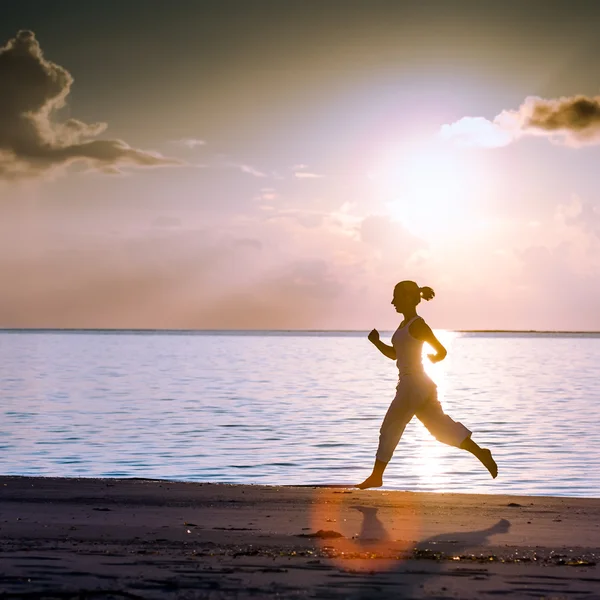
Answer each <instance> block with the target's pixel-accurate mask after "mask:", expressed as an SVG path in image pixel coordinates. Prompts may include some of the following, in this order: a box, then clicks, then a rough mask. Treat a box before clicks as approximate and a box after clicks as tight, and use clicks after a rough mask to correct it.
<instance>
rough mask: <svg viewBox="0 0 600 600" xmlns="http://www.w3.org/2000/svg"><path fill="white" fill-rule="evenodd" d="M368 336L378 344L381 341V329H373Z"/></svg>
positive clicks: (373, 342) (372, 341)
mask: <svg viewBox="0 0 600 600" xmlns="http://www.w3.org/2000/svg"><path fill="white" fill-rule="evenodd" d="M367 338H368V340H369V341H370V342H371V343H372V344H376V343H377V342H378V341H379V331H377V329H373V331H371V333H369V335H368V336H367Z"/></svg>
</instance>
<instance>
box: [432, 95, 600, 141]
mask: <svg viewBox="0 0 600 600" xmlns="http://www.w3.org/2000/svg"><path fill="white" fill-rule="evenodd" d="M527 135H532V136H533V135H535V136H543V137H547V138H548V139H550V140H551V141H554V142H558V143H564V144H565V145H568V146H573V147H577V146H582V145H586V144H600V96H595V97H588V96H582V95H577V96H568V97H564V96H563V97H561V98H554V99H545V98H539V97H536V96H530V97H528V98H526V99H525V101H524V102H523V103H522V104H521V106H520V107H519V108H518V109H517V110H505V111H502V112H501V113H500V114H498V115H497V116H496V117H494V119H492V120H491V121H489V120H487V119H485V118H483V117H463V118H462V119H459V120H458V121H456V122H455V123H452V124H450V125H443V126H442V127H441V129H440V136H441V137H442V138H444V139H448V140H452V141H453V142H455V143H456V144H458V145H463V146H479V147H487V148H494V147H499V146H506V145H508V144H510V143H511V142H514V141H515V140H517V139H519V138H520V137H523V136H527Z"/></svg>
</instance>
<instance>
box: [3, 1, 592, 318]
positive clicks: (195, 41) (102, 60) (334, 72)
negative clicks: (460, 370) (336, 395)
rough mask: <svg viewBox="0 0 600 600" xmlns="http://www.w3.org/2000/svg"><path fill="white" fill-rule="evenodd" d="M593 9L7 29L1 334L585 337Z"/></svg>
mask: <svg viewBox="0 0 600 600" xmlns="http://www.w3.org/2000/svg"><path fill="white" fill-rule="evenodd" d="M599 18H600V5H598V3H597V2H577V1H570V2H561V3H548V2H538V1H537V0H530V1H528V2H480V1H471V0H462V1H456V2H436V1H427V2H419V1H414V2H403V1H401V0H397V1H387V2H384V1H379V0H370V1H369V2H363V1H354V0H345V1H334V0H303V1H296V0H286V1H285V2H281V1H263V0H252V1H251V2H248V1H236V2H234V1H231V0H220V1H219V2H212V1H211V2H204V1H201V0H178V1H177V2H164V1H162V0H143V1H141V0H128V1H127V2H117V1H114V0H110V1H109V0H103V1H102V2H99V1H96V0H86V2H74V1H73V2H72V1H70V0H57V1H56V2H42V1H38V2H27V1H23V2H20V3H12V4H11V6H10V8H8V7H5V8H3V19H2V22H0V47H1V48H2V49H1V50H0V89H1V90H2V94H1V95H0V280H1V281H2V292H1V293H0V327H24V328H27V327H34V328H43V327H50V328H128V329H129V328H131V329H135V328H144V329H146V328H149V329H155V328H156V329H160V328H172V329H342V330H350V329H364V330H370V329H371V328H373V327H376V328H378V329H381V330H387V329H392V328H395V327H396V326H397V324H398V320H399V317H398V315H397V314H395V312H394V309H393V307H391V305H390V302H391V298H392V291H393V287H394V285H395V283H396V282H398V281H401V280H405V279H412V280H414V281H416V282H417V283H418V284H419V285H421V286H424V285H427V286H430V287H432V288H433V289H434V290H435V292H436V297H435V298H434V299H433V300H432V301H431V302H422V304H421V305H420V306H419V312H420V313H421V314H422V315H423V316H424V317H425V319H426V320H427V322H428V323H429V324H430V325H431V326H432V327H434V328H439V329H525V330H533V329H536V330H540V329H541V330H600V310H599V307H600V178H599V177H598V176H597V168H598V167H597V165H598V164H599V163H600V70H599V69H598V66H597V62H598V61H597V56H598V54H599V50H600V38H599V37H598V35H597V23H598V22H599Z"/></svg>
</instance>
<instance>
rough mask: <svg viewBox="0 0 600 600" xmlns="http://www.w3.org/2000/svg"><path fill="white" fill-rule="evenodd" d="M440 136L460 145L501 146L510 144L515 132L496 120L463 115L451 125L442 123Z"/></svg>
mask: <svg viewBox="0 0 600 600" xmlns="http://www.w3.org/2000/svg"><path fill="white" fill-rule="evenodd" d="M440 137H442V139H447V140H452V141H453V142H454V143H455V144H456V145H458V146H466V147H469V146H477V147H481V148H499V147H501V146H506V145H508V144H510V143H511V142H512V141H513V140H514V139H515V134H514V133H511V132H510V131H507V130H505V129H503V128H502V127H501V126H500V125H499V124H498V123H496V122H495V120H494V121H488V120H487V119H484V118H483V117H463V118H462V119H459V120H458V121H456V122H455V123H452V124H451V125H442V128H441V130H440Z"/></svg>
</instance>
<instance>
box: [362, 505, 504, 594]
mask: <svg viewBox="0 0 600 600" xmlns="http://www.w3.org/2000/svg"><path fill="white" fill-rule="evenodd" d="M351 508H353V509H355V510H358V511H359V512H361V513H362V515H363V522H362V526H361V531H360V535H359V538H358V540H357V542H358V544H359V546H360V547H361V548H362V549H363V550H364V551H369V550H370V549H372V548H374V547H375V545H377V544H379V545H380V544H381V543H382V542H391V541H392V540H391V538H390V535H389V534H388V532H387V531H386V529H385V526H384V525H383V523H382V522H381V520H380V519H379V517H378V516H377V512H378V510H379V509H378V508H377V507H372V506H361V505H355V506H352V507H351ZM510 526H511V524H510V522H509V521H507V520H506V519H500V520H499V521H498V522H496V523H495V524H494V525H492V526H491V527H488V528H487V529H480V530H474V531H460V532H453V533H444V534H440V535H435V536H432V537H429V538H427V539H424V540H422V541H420V542H418V543H417V544H416V545H415V546H414V550H413V553H412V556H411V557H409V558H408V560H399V561H396V563H395V564H394V567H393V568H391V569H389V568H388V569H385V570H382V571H371V572H370V573H369V574H366V573H365V574H364V575H365V576H364V577H361V578H360V579H357V580H356V588H357V589H356V592H355V593H354V594H352V595H351V597H352V598H361V599H367V598H369V599H372V598H390V597H393V598H417V597H421V596H427V597H431V594H432V593H433V594H434V597H445V596H446V594H445V593H444V592H445V591H446V588H445V587H444V585H443V583H442V582H441V581H438V582H435V581H434V580H435V579H436V578H437V577H438V576H439V575H440V574H442V573H443V572H447V571H448V566H449V565H452V564H453V563H451V562H449V561H448V558H449V557H451V556H460V555H461V554H463V553H464V552H465V551H467V550H469V549H475V548H477V549H479V550H481V547H482V546H485V545H486V544H487V543H488V540H489V538H490V537H491V536H493V535H496V534H502V533H508V531H509V530H510ZM455 570H456V571H457V573H460V575H461V577H465V576H466V577H477V578H479V579H481V578H483V577H482V575H481V574H482V572H485V569H482V568H481V565H478V564H471V565H465V564H461V565H460V570H459V569H456V568H455ZM427 583H432V585H433V587H434V588H435V587H437V588H439V592H437V593H436V591H435V590H434V589H431V590H425V589H423V588H425V587H426V584H427Z"/></svg>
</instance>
